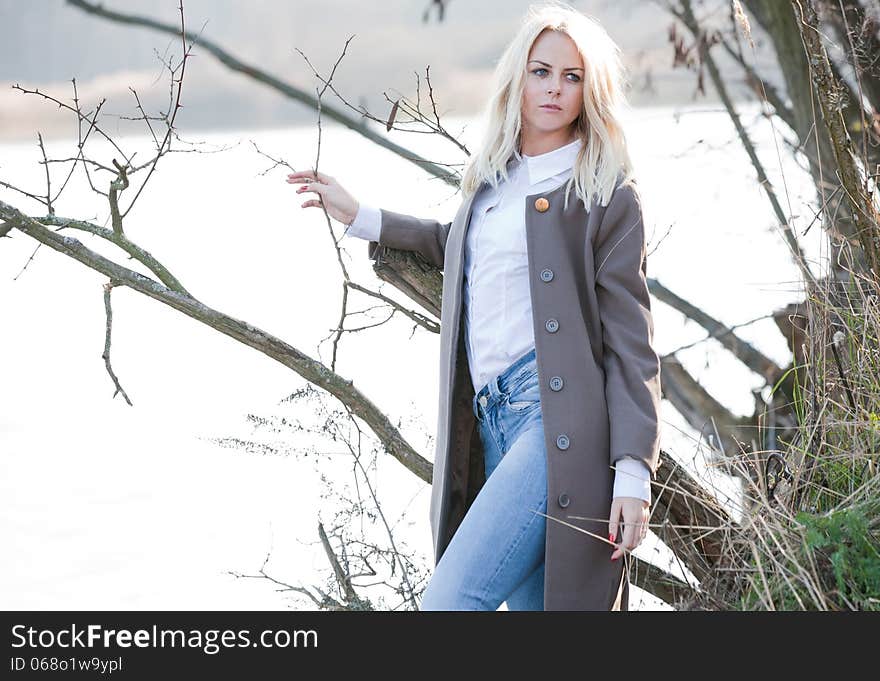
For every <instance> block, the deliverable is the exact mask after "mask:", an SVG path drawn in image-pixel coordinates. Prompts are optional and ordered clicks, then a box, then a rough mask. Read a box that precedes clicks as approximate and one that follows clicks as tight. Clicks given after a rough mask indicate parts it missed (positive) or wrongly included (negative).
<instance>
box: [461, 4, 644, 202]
mask: <svg viewBox="0 0 880 681" xmlns="http://www.w3.org/2000/svg"><path fill="white" fill-rule="evenodd" d="M546 29H550V30H553V31H562V32H564V33H566V34H567V35H568V36H569V37H570V38H571V39H572V41H574V44H575V45H576V46H577V49H578V52H579V53H580V55H581V58H582V59H583V61H584V71H585V73H584V102H583V107H582V109H581V112H580V114H579V115H578V117H577V119H576V120H575V122H574V127H575V128H576V131H577V136H578V138H580V140H581V142H582V144H581V149H580V151H579V152H578V156H577V159H576V161H575V163H574V166H573V171H572V176H571V178H570V179H569V181H568V183H567V184H568V186H567V187H566V190H565V204H566V205H567V204H568V197H569V193H570V192H571V189H572V186H573V187H574V189H575V192H576V193H577V195H578V197H580V199H581V200H582V201H583V202H584V205H586V206H587V207H589V206H590V200H591V199H592V197H593V196H594V195H595V196H596V197H597V198H598V200H599V203H600V204H601V205H603V206H604V205H607V204H608V202H609V201H610V200H611V194H612V193H613V192H614V189H615V187H616V186H617V184H618V182H626V181H628V180H629V179H631V177H632V161H631V160H630V156H629V151H628V150H627V145H626V136H625V135H624V131H623V127H622V125H621V122H620V114H621V112H622V111H623V110H624V108H625V107H626V106H627V103H626V98H625V95H624V91H623V85H624V72H623V65H622V63H621V61H620V48H619V47H618V46H617V44H616V43H615V42H614V41H613V40H612V39H611V36H609V35H608V33H607V32H606V31H605V29H604V28H602V26H600V25H599V23H598V22H597V21H596V20H595V19H593V18H592V17H589V16H587V15H585V14H583V13H582V12H580V11H578V10H576V9H574V8H573V7H571V6H570V5H567V4H566V3H563V2H545V3H541V4H536V5H531V6H529V9H528V11H527V13H526V15H525V17H524V18H523V20H522V23H521V25H520V28H519V30H518V31H517V33H516V35H515V36H514V38H513V40H512V41H511V42H510V44H509V45H508V46H507V49H505V50H504V53H503V54H502V55H501V58H500V60H499V61H498V64H497V66H496V67H495V72H494V74H493V76H492V87H491V91H492V95H491V97H490V99H489V101H488V103H487V104H486V107H485V109H484V111H483V114H482V116H483V129H484V136H483V143H482V145H481V148H480V149H479V151H476V152H474V153H473V154H472V155H471V156H470V158H469V159H468V162H467V165H466V167H465V170H464V174H463V177H462V181H461V189H462V193H463V195H464V196H465V197H468V196H470V195H471V194H473V193H474V192H475V191H477V189H479V188H480V185H481V184H482V183H483V182H489V183H490V184H491V185H492V186H493V187H497V186H498V182H499V181H500V178H503V179H504V180H507V179H508V175H507V163H508V161H509V160H510V158H511V156H512V155H513V154H514V152H515V151H516V152H518V151H519V143H520V133H521V129H522V117H521V104H522V97H523V90H524V87H525V77H526V63H527V60H528V55H529V51H530V50H531V48H532V44H533V43H534V41H535V39H536V38H537V37H538V36H539V35H540V34H541V32H542V31H544V30H546Z"/></svg>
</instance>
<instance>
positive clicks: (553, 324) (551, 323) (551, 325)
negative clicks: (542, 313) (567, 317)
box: [544, 317, 559, 333]
mask: <svg viewBox="0 0 880 681" xmlns="http://www.w3.org/2000/svg"><path fill="white" fill-rule="evenodd" d="M544 328H545V329H547V331H549V332H550V333H556V332H557V331H558V330H559V322H558V321H557V320H555V319H553V318H552V317H551V318H550V319H548V320H547V323H546V324H544Z"/></svg>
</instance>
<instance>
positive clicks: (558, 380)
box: [550, 376, 562, 392]
mask: <svg viewBox="0 0 880 681" xmlns="http://www.w3.org/2000/svg"><path fill="white" fill-rule="evenodd" d="M550 390H552V391H553V392H559V391H560V390H562V376H554V377H553V378H551V379H550Z"/></svg>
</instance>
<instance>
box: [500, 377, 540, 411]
mask: <svg viewBox="0 0 880 681" xmlns="http://www.w3.org/2000/svg"><path fill="white" fill-rule="evenodd" d="M540 403H541V387H540V385H538V373H537V371H533V372H530V373H529V374H528V375H527V376H525V377H524V378H523V380H521V381H517V383H516V384H515V385H514V386H513V387H512V388H511V389H510V392H509V393H508V395H507V405H508V407H510V410H511V411H525V410H527V409H530V408H531V407H534V406H535V405H537V404H540Z"/></svg>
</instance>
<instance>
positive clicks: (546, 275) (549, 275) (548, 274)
mask: <svg viewBox="0 0 880 681" xmlns="http://www.w3.org/2000/svg"><path fill="white" fill-rule="evenodd" d="M551 279H553V270H551V269H546V270H541V281H550V280H551Z"/></svg>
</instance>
